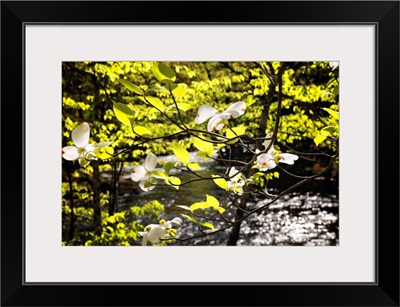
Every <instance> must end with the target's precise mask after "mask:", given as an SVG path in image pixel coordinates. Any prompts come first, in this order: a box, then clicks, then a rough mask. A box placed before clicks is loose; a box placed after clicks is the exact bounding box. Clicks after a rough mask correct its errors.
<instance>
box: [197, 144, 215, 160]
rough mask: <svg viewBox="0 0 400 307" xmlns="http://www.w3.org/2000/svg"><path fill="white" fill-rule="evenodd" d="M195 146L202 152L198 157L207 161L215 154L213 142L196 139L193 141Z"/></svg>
mask: <svg viewBox="0 0 400 307" xmlns="http://www.w3.org/2000/svg"><path fill="white" fill-rule="evenodd" d="M193 145H194V147H196V148H197V149H198V150H199V151H200V152H199V153H197V155H198V156H199V157H201V158H203V159H204V160H206V161H207V160H208V158H210V157H212V155H213V154H214V145H213V144H212V143H211V142H207V141H203V140H201V139H199V138H195V139H194V140H193Z"/></svg>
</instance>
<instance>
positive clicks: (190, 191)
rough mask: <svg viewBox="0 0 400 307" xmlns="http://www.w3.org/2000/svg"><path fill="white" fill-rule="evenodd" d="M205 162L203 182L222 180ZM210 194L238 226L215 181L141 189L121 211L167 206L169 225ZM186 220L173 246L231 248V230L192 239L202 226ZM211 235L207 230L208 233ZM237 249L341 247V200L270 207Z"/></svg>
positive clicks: (253, 219)
mask: <svg viewBox="0 0 400 307" xmlns="http://www.w3.org/2000/svg"><path fill="white" fill-rule="evenodd" d="M164 159H165V160H171V159H173V157H172V156H168V157H164ZM195 159H196V157H195V156H192V161H193V160H195ZM159 160H160V159H159ZM201 162H202V163H201V168H200V169H199V170H198V173H199V174H201V175H202V176H204V177H211V174H222V172H223V169H222V168H220V167H219V166H218V165H216V164H215V163H214V162H211V161H210V160H209V162H207V163H204V161H203V160H202V161H201ZM130 171H131V170H130V169H129V168H127V169H126V170H125V172H126V173H125V175H124V176H125V178H126V179H128V178H129V173H130ZM174 175H176V176H177V177H179V178H180V179H181V181H182V182H187V181H188V180H191V179H194V178H196V177H193V176H194V175H193V174H190V173H187V172H184V171H178V172H176V173H175V174H174ZM128 180H129V179H128ZM278 180H279V179H278ZM131 182H132V181H131ZM205 194H209V195H212V196H214V197H216V198H217V199H218V200H219V202H220V206H222V207H224V208H227V211H226V212H225V213H224V215H225V216H226V217H227V218H228V219H230V220H233V217H234V214H235V210H236V209H234V208H232V206H231V201H230V199H229V198H228V197H227V196H226V192H225V191H224V190H222V189H221V188H219V187H218V186H217V185H216V184H215V183H214V182H213V181H212V180H206V181H198V182H193V183H190V184H187V185H183V186H181V187H180V189H179V190H176V189H174V188H172V187H170V186H165V185H161V184H159V185H158V186H157V187H156V188H155V189H153V190H152V191H150V192H142V191H141V190H140V189H137V190H136V191H135V193H127V194H125V195H122V196H121V197H120V204H119V208H120V209H127V208H129V207H130V206H133V205H135V206H137V205H144V204H145V203H147V202H149V201H151V200H154V199H156V200H158V201H159V202H160V203H162V204H164V205H165V213H163V214H162V216H160V218H164V219H167V220H170V219H172V218H174V217H175V216H180V214H182V213H187V211H185V210H184V209H181V208H180V207H178V205H183V206H190V205H191V204H193V203H195V202H201V201H205ZM268 202H270V200H267V199H262V198H252V199H250V200H249V202H248V203H247V210H252V209H255V208H259V207H261V206H264V205H266V204H267V203H268ZM229 208H230V209H229ZM182 219H183V225H182V227H180V228H179V229H178V235H177V238H179V240H176V241H175V242H174V243H173V244H172V245H187V246H195V245H196V246H201V245H207V246H209V245H214V246H222V245H226V244H227V240H228V237H229V233H230V229H226V230H224V231H220V232H217V233H215V234H213V235H209V236H206V237H197V238H193V237H194V236H196V235H198V234H200V233H199V231H198V228H197V226H196V225H195V224H194V223H193V222H190V221H189V220H187V219H185V218H182ZM137 221H138V222H140V223H143V224H144V225H147V224H150V223H157V222H158V221H157V220H150V219H148V218H147V217H138V219H137ZM213 225H214V227H215V229H220V228H221V227H223V226H226V223H224V222H213ZM210 231H211V230H207V232H210ZM139 243H140V242H138V244H139ZM237 245H239V246H240V245H242V246H267V245H274V246H276V245H286V246H294V245H299V246H337V245H339V203H338V197H337V195H335V194H326V193H324V194H322V193H320V192H318V191H301V192H292V193H289V194H287V195H284V196H283V197H281V198H280V199H278V200H277V201H275V202H274V203H272V204H270V205H267V206H266V207H265V209H264V210H263V211H262V212H261V213H259V214H252V215H250V216H249V217H248V218H247V219H246V220H244V221H243V222H242V224H241V231H240V237H239V240H238V242H237Z"/></svg>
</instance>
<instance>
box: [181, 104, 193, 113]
mask: <svg viewBox="0 0 400 307" xmlns="http://www.w3.org/2000/svg"><path fill="white" fill-rule="evenodd" d="M177 105H178V109H179V110H182V111H184V112H186V111H188V110H190V109H192V108H193V106H192V105H191V104H189V103H185V102H180V103H178V104H177Z"/></svg>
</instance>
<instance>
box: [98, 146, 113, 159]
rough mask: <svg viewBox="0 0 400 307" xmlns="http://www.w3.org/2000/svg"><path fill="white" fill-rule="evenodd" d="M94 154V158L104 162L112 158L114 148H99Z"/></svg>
mask: <svg viewBox="0 0 400 307" xmlns="http://www.w3.org/2000/svg"><path fill="white" fill-rule="evenodd" d="M94 153H95V154H96V157H97V158H99V159H101V160H106V159H110V158H112V157H113V156H112V155H113V154H114V148H112V147H101V148H96V149H95V150H94Z"/></svg>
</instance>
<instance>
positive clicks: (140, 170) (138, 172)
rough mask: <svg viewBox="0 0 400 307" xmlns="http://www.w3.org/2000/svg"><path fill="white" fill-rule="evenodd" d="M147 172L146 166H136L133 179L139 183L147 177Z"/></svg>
mask: <svg viewBox="0 0 400 307" xmlns="http://www.w3.org/2000/svg"><path fill="white" fill-rule="evenodd" d="M146 174H147V171H146V169H145V168H144V166H142V165H139V166H136V167H135V168H134V169H133V170H132V173H131V179H132V180H133V181H135V182H138V181H140V180H142V179H143V178H144V177H146Z"/></svg>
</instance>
